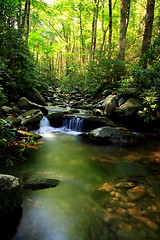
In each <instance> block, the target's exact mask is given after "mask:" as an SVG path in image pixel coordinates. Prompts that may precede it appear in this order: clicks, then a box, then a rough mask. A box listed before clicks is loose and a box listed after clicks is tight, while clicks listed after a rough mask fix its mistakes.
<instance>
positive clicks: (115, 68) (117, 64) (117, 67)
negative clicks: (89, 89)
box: [87, 58, 126, 87]
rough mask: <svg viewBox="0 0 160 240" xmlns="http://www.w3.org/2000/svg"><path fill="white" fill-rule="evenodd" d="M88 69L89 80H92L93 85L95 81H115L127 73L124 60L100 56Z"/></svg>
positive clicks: (98, 82) (97, 82) (99, 82)
mask: <svg viewBox="0 0 160 240" xmlns="http://www.w3.org/2000/svg"><path fill="white" fill-rule="evenodd" d="M87 70H88V73H87V79H89V80H87V81H88V82H92V83H93V87H94V86H95V83H96V84H97V85H99V84H101V83H103V82H106V83H115V82H117V81H118V80H120V78H121V77H122V76H123V75H125V73H126V68H125V65H124V62H123V61H121V60H119V59H118V58H100V59H99V60H97V61H94V62H91V63H90V64H89V65H88V67H87Z"/></svg>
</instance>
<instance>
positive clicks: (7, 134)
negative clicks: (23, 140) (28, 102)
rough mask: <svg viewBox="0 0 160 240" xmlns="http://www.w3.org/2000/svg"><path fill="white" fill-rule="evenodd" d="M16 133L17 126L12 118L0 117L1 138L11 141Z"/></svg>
mask: <svg viewBox="0 0 160 240" xmlns="http://www.w3.org/2000/svg"><path fill="white" fill-rule="evenodd" d="M15 134H16V130H15V128H14V127H13V126H12V122H11V121H10V120H4V119H0V139H2V140H3V141H5V142H6V141H10V140H11V139H13V138H14V136H15Z"/></svg>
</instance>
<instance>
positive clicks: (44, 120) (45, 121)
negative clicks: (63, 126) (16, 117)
mask: <svg viewBox="0 0 160 240" xmlns="http://www.w3.org/2000/svg"><path fill="white" fill-rule="evenodd" d="M50 126H51V125H50V123H49V120H48V119H47V118H46V117H43V118H42V119H41V121H40V128H43V127H50Z"/></svg>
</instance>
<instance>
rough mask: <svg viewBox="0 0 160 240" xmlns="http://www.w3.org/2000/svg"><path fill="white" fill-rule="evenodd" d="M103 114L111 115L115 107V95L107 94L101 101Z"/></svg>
mask: <svg viewBox="0 0 160 240" xmlns="http://www.w3.org/2000/svg"><path fill="white" fill-rule="evenodd" d="M103 107H104V114H105V115H111V113H112V112H113V111H114V110H115V109H116V107H117V95H109V96H108V97H106V99H105V100H104V102H103Z"/></svg>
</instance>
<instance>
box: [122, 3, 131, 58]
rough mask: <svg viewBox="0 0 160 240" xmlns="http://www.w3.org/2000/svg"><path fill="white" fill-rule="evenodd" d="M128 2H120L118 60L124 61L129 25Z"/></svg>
mask: <svg viewBox="0 0 160 240" xmlns="http://www.w3.org/2000/svg"><path fill="white" fill-rule="evenodd" d="M129 13H130V0H121V20H120V41H119V58H120V60H122V61H124V60H125V47H126V34H127V28H128V23H129Z"/></svg>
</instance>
